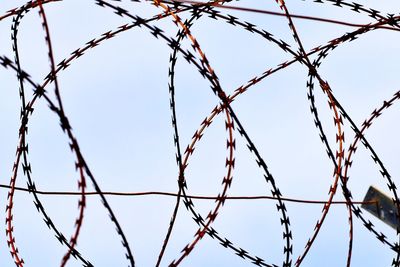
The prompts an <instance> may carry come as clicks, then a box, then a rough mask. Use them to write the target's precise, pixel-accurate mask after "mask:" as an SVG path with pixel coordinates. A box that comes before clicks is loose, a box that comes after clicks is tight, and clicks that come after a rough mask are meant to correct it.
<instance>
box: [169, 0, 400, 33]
mask: <svg viewBox="0 0 400 267" xmlns="http://www.w3.org/2000/svg"><path fill="white" fill-rule="evenodd" d="M175 1H176V2H181V3H187V4H192V5H209V6H213V7H216V8H223V9H230V10H238V11H244V12H252V13H260V14H266V15H273V16H281V17H286V14H284V13H279V12H274V11H269V10H262V9H255V8H247V7H236V6H230V5H222V4H219V3H205V2H198V1H191V0H175ZM290 16H291V17H292V18H296V19H304V20H314V21H319V22H326V23H333V24H338V25H343V26H350V27H358V28H361V27H365V24H356V23H350V22H346V21H341V20H333V19H325V18H320V17H313V16H304V15H296V14H291V15H290ZM378 28H380V29H386V30H392V31H400V29H398V28H393V27H388V26H379V27H378Z"/></svg>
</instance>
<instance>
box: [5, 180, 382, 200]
mask: <svg viewBox="0 0 400 267" xmlns="http://www.w3.org/2000/svg"><path fill="white" fill-rule="evenodd" d="M0 188H6V189H10V188H11V187H10V186H9V185H4V184H0ZM14 189H15V190H17V191H22V192H29V193H31V192H35V193H36V194H39V195H57V196H80V195H82V193H80V192H66V191H40V190H35V191H34V190H30V189H28V188H23V187H15V188H14ZM99 194H100V193H98V192H85V195H86V196H90V195H99ZM102 194H103V195H110V196H152V195H153V196H157V195H158V196H169V197H177V196H178V194H176V193H170V192H157V191H150V192H102ZM187 197H188V198H191V199H202V200H217V199H220V198H221V197H213V196H198V195H188V196H187ZM225 199H226V200H257V199H270V200H277V198H276V197H273V196H227V197H225ZM281 199H282V200H284V201H287V202H295V203H304V204H327V202H326V201H320V200H304V199H294V198H284V197H281ZM352 203H353V204H359V205H361V204H366V205H376V204H377V202H376V201H352ZM332 204H346V201H333V202H332Z"/></svg>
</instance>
